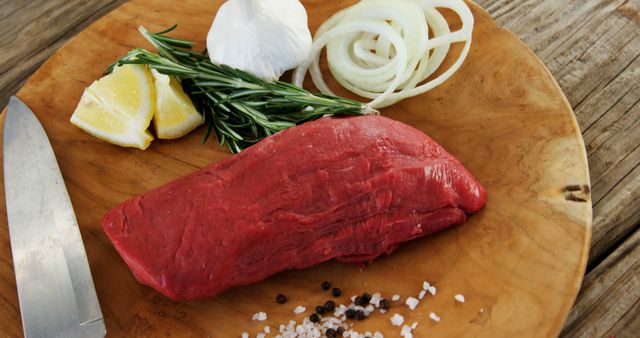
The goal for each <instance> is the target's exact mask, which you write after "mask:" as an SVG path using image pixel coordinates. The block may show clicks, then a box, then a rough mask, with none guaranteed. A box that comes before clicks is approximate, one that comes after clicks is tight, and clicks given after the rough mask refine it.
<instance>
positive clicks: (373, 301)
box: [369, 292, 382, 307]
mask: <svg viewBox="0 0 640 338" xmlns="http://www.w3.org/2000/svg"><path fill="white" fill-rule="evenodd" d="M381 299H382V295H381V294H380V292H376V293H374V294H373V295H372V296H371V301H369V303H371V304H373V305H375V307H378V306H380V300H381Z"/></svg>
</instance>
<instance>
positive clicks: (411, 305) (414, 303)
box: [405, 297, 420, 310]
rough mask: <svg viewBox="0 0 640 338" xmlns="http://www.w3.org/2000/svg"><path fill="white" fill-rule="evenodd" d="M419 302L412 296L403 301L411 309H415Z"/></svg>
mask: <svg viewBox="0 0 640 338" xmlns="http://www.w3.org/2000/svg"><path fill="white" fill-rule="evenodd" d="M419 303H420V301H419V300H417V299H416V298H413V297H409V298H407V301H406V302H405V304H407V306H408V307H409V308H410V309H411V310H415V309H416V306H418V304H419Z"/></svg>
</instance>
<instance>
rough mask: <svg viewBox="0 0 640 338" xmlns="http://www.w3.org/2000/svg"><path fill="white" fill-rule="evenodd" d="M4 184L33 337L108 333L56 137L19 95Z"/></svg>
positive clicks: (11, 117)
mask: <svg viewBox="0 0 640 338" xmlns="http://www.w3.org/2000/svg"><path fill="white" fill-rule="evenodd" d="M3 142H4V146H3V148H4V149H3V152H4V154H3V156H4V160H3V162H4V189H5V198H6V201H7V218H8V221H9V236H10V237H11V251H12V255H13V265H14V269H15V274H16V282H17V286H18V298H19V301H20V313H21V316H22V324H23V328H24V334H25V337H103V336H104V335H105V333H106V331H105V326H104V321H103V319H102V312H101V310H100V305H99V304H98V297H97V296H96V291H95V288H94V286H93V279H92V278H91V272H90V270H89V264H88V262H87V255H86V253H85V250H84V245H83V243H82V238H81V237H80V231H79V229H78V223H77V221H76V217H75V214H74V212H73V207H72V205H71V200H70V199H69V194H68V193H67V190H66V188H65V185H64V181H63V179H62V174H61V173H60V169H59V167H58V162H57V161H56V157H55V155H54V153H53V149H51V144H50V143H49V139H48V138H47V135H46V134H45V131H44V129H43V128H42V125H40V123H39V122H38V119H37V118H36V117H35V115H34V114H33V112H32V111H31V110H30V109H29V107H27V106H26V105H25V104H24V103H22V101H20V100H19V99H18V98H16V97H11V100H10V101H9V106H8V108H7V113H6V116H5V121H4V141H3Z"/></svg>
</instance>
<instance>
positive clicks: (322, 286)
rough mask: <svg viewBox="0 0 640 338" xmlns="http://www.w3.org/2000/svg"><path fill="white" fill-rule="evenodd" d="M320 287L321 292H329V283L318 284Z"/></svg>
mask: <svg viewBox="0 0 640 338" xmlns="http://www.w3.org/2000/svg"><path fill="white" fill-rule="evenodd" d="M320 287H321V288H322V290H325V291H326V290H329V289H330V288H331V283H329V282H327V281H324V282H322V284H320Z"/></svg>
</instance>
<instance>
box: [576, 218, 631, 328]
mask: <svg viewBox="0 0 640 338" xmlns="http://www.w3.org/2000/svg"><path fill="white" fill-rule="evenodd" d="M639 299H640V230H636V232H635V233H634V234H633V235H632V236H631V237H629V238H628V239H627V240H626V241H625V242H624V243H623V244H622V245H621V246H619V247H618V248H617V249H616V251H614V252H613V253H612V254H611V255H609V256H608V257H607V259H605V260H604V261H603V262H602V263H601V264H600V265H598V267H596V268H595V269H593V270H592V271H591V272H589V273H588V274H587V276H586V277H585V279H584V283H583V286H582V290H581V291H580V297H578V301H577V302H576V304H575V307H574V308H573V311H572V312H571V315H570V316H569V318H568V319H567V322H566V326H565V328H564V330H563V335H564V336H567V337H620V336H624V335H625V334H626V335H627V336H632V335H635V334H637V333H638V331H637V328H638V325H639V324H638V318H640V305H639V304H640V303H639V301H638V300H639ZM612 324H613V325H612Z"/></svg>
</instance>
